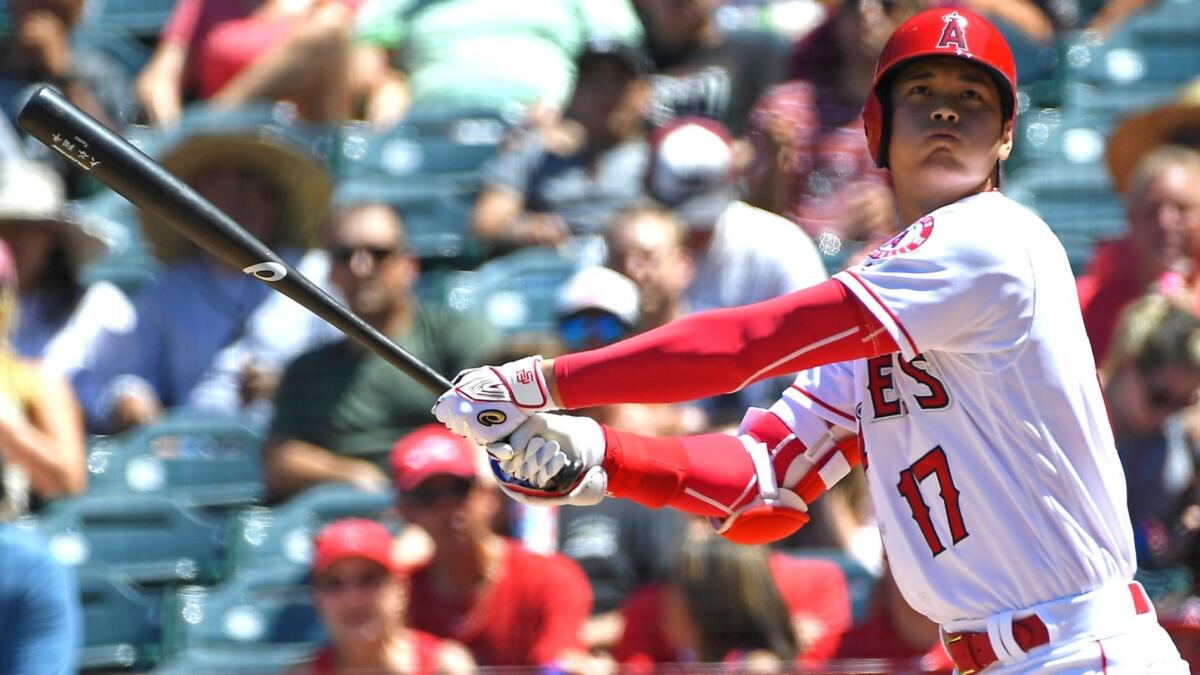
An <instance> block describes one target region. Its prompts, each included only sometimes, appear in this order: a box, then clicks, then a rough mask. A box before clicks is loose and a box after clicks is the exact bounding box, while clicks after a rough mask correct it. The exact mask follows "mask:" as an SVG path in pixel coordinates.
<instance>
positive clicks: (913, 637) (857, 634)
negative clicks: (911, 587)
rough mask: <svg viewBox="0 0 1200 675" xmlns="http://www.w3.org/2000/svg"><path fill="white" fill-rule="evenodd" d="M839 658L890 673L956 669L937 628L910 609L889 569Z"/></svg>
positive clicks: (843, 645) (845, 643) (844, 642)
mask: <svg viewBox="0 0 1200 675" xmlns="http://www.w3.org/2000/svg"><path fill="white" fill-rule="evenodd" d="M837 658H838V659H869V660H870V661H869V663H870V664H871V665H872V666H874V667H876V668H878V667H880V666H884V667H886V668H888V671H887V672H924V673H927V672H950V671H951V670H953V669H954V664H953V663H952V662H951V661H950V655H949V654H947V653H946V650H945V648H943V647H942V640H941V633H940V632H939V630H938V625H937V624H936V623H934V622H932V621H930V620H929V619H927V618H925V617H924V616H923V615H921V614H919V613H918V612H917V611H916V610H914V609H913V608H912V607H910V606H909V604H908V601H906V600H905V599H904V596H903V595H901V594H900V589H899V587H897V586H896V580H895V579H894V578H892V573H891V570H890V569H888V568H887V567H886V566H885V567H884V570H883V576H882V577H881V578H880V579H879V582H878V583H877V584H875V588H874V589H873V590H872V592H871V604H870V610H869V613H868V614H867V618H866V619H865V620H864V621H862V622H861V623H859V624H856V625H854V626H852V627H851V628H850V630H848V631H847V632H846V634H845V635H844V636H843V638H842V642H841V647H840V648H839V649H838V651H837ZM881 660H882V661H883V663H880V661H881Z"/></svg>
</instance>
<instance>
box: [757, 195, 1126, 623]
mask: <svg viewBox="0 0 1200 675" xmlns="http://www.w3.org/2000/svg"><path fill="white" fill-rule="evenodd" d="M834 278H835V279H838V280H839V281H840V282H841V283H843V284H845V285H846V286H847V287H848V288H849V289H850V291H851V292H853V293H854V295H855V296H857V298H858V299H859V300H860V301H861V302H862V303H863V304H864V305H865V306H866V307H867V309H868V310H869V311H870V312H871V313H872V314H873V315H874V316H875V317H877V318H878V320H879V321H880V323H881V324H882V325H883V326H884V329H885V330H887V331H888V332H889V333H890V334H891V335H892V337H893V338H894V339H895V341H896V344H897V345H899V346H900V353H897V354H890V355H886V356H881V357H877V358H873V359H869V360H859V361H854V362H847V363H841V364H833V365H830V366H824V367H821V368H817V369H814V370H811V371H807V372H804V373H801V375H800V376H799V377H798V378H797V380H796V384H795V385H794V386H793V387H792V389H790V390H789V391H788V392H787V393H786V394H785V395H784V397H783V398H782V399H781V400H780V401H779V402H778V403H776V404H775V406H774V408H773V411H774V412H776V414H778V415H779V416H780V417H781V418H783V419H784V420H785V421H787V422H789V423H790V424H792V425H793V428H794V429H795V428H798V427H797V426H796V425H797V424H800V425H801V426H807V427H810V428H811V417H809V418H807V421H805V420H803V419H801V420H800V421H798V418H804V417H805V416H807V415H811V414H815V415H817V416H819V417H821V418H822V419H823V420H825V421H826V422H829V423H832V424H837V425H840V426H843V427H846V428H848V429H853V430H857V431H858V433H859V434H860V438H861V439H862V441H863V450H864V456H865V459H864V462H865V463H866V467H867V480H868V483H869V485H870V491H871V495H872V500H873V503H874V505H875V509H876V513H877V517H878V520H879V525H880V531H881V533H882V535H883V540H884V545H885V547H886V550H887V555H888V560H889V562H890V565H891V569H892V572H893V574H894V575H895V577H896V580H897V582H898V583H899V586H900V588H901V590H902V591H903V593H904V596H905V598H906V599H907V600H908V602H909V603H910V604H911V605H912V606H913V607H914V608H915V609H917V610H918V611H920V612H921V613H922V614H924V615H926V616H928V617H929V618H930V619H932V620H933V621H935V622H937V623H946V622H949V621H954V620H961V619H973V618H981V617H986V616H988V615H991V614H995V613H997V612H1001V611H1004V610H1009V609H1016V608H1022V607H1029V606H1031V605H1034V604H1037V603H1039V602H1044V601H1047V600H1051V599H1055V598H1062V597H1066V596H1072V595H1076V594H1079V593H1081V592H1084V591H1087V590H1090V589H1093V588H1096V587H1098V586H1100V585H1101V584H1103V583H1105V582H1107V581H1110V580H1114V579H1130V578H1132V575H1133V572H1134V568H1135V560H1134V549H1133V536H1132V529H1131V527H1130V522H1129V514H1128V510H1127V508H1126V502H1125V480H1124V476H1123V474H1122V471H1121V466H1120V463H1119V461H1118V459H1117V453H1116V449H1115V448H1114V446H1113V437H1112V431H1111V429H1110V427H1109V423H1108V419H1107V414H1106V411H1105V405H1104V401H1103V399H1102V397H1101V392H1100V386H1099V382H1098V380H1097V377H1096V370H1095V363H1094V360H1093V358H1092V353H1091V350H1090V349H1089V347H1088V341H1087V337H1086V335H1085V334H1084V328H1083V321H1082V319H1081V317H1080V311H1079V304H1078V300H1077V298H1076V294H1075V282H1074V278H1073V277H1072V274H1071V270H1070V267H1069V265H1068V263H1067V257H1066V254H1065V252H1064V251H1063V248H1062V245H1061V244H1060V243H1059V242H1058V240H1057V238H1055V236H1054V235H1053V233H1051V231H1050V229H1049V228H1048V227H1047V226H1046V224H1045V223H1044V222H1042V220H1041V219H1040V218H1038V217H1037V216H1036V215H1034V214H1033V213H1031V212H1030V211H1028V210H1026V209H1025V208H1024V207H1022V206H1020V205H1018V204H1017V203H1016V202H1013V201H1012V200H1010V199H1008V198H1007V197H1005V196H1003V195H1002V194H1000V193H999V192H987V193H983V194H978V195H974V196H971V197H968V198H966V199H963V200H961V201H958V202H956V203H954V204H951V205H949V206H946V207H943V208H941V209H938V210H937V211H935V212H933V213H932V214H930V215H928V216H926V217H924V218H922V219H921V220H919V221H918V222H917V223H915V224H913V225H912V226H910V227H909V228H908V229H906V230H905V231H904V232H902V233H901V234H899V235H897V236H896V237H895V238H893V239H892V240H891V241H889V242H887V243H886V244H884V245H883V246H881V247H880V248H879V249H878V250H876V251H875V252H874V253H872V254H871V256H870V257H869V258H868V259H867V260H866V261H865V262H864V263H863V264H862V265H859V266H858V267H855V268H851V269H847V270H845V271H843V272H840V273H839V274H837V275H836V276H835V277H834Z"/></svg>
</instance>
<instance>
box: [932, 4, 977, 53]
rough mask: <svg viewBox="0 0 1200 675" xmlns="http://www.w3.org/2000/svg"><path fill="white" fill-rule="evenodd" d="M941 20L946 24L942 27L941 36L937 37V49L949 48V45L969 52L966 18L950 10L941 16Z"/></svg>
mask: <svg viewBox="0 0 1200 675" xmlns="http://www.w3.org/2000/svg"><path fill="white" fill-rule="evenodd" d="M942 21H945V22H946V25H945V26H944V27H942V36H941V37H940V38H938V43H937V48H938V49H949V48H951V47H953V48H955V49H957V50H958V51H960V52H969V51H971V49H970V48H969V47H967V33H966V30H965V29H966V27H967V20H966V18H965V17H963V16H962V15H961V14H959V13H958V12H951V13H949V14H946V15H944V16H942Z"/></svg>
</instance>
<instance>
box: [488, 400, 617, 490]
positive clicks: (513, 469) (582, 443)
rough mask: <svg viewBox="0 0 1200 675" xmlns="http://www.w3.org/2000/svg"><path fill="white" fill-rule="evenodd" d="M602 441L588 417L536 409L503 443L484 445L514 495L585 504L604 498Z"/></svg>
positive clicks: (495, 470) (604, 446) (601, 434)
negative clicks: (486, 446)
mask: <svg viewBox="0 0 1200 675" xmlns="http://www.w3.org/2000/svg"><path fill="white" fill-rule="evenodd" d="M606 449H607V443H606V441H605V439H604V429H603V428H602V427H601V426H600V424H599V423H598V422H596V421H595V420H593V419H591V418H588V417H572V416H569V415H548V414H544V413H537V414H535V415H533V416H532V417H530V418H529V419H528V420H526V421H525V422H524V423H523V424H522V425H521V426H520V427H518V428H517V430H516V431H514V432H513V433H512V436H510V437H509V438H508V440H507V441H506V442H504V443H493V444H491V445H489V446H488V449H487V450H488V454H489V455H490V456H491V460H492V462H491V465H492V473H494V474H495V475H496V479H497V480H498V481H499V482H500V489H501V490H503V491H504V492H505V494H507V495H508V496H510V497H512V498H513V499H515V500H517V501H519V502H523V503H525V504H532V505H535V506H548V505H555V504H575V505H579V506H587V505H591V504H595V503H597V502H599V501H600V500H601V499H603V498H604V493H605V490H606V489H607V487H608V474H607V473H605V471H604V466H603V464H604V455H605V451H606Z"/></svg>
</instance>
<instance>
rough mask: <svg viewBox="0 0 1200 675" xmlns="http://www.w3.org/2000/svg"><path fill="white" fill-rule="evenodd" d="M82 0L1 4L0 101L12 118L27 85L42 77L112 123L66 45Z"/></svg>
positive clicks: (16, 0) (19, 0)
mask: <svg viewBox="0 0 1200 675" xmlns="http://www.w3.org/2000/svg"><path fill="white" fill-rule="evenodd" d="M84 1H85V0H11V1H10V2H9V3H7V4H8V7H7V10H4V9H0V11H7V13H8V19H9V21H10V22H11V23H10V25H9V27H8V34H7V35H5V36H4V37H5V40H4V45H3V47H0V107H2V108H3V110H4V114H5V115H6V116H7V117H8V119H10V120H12V121H13V123H14V124H15V123H16V120H17V113H18V112H20V110H21V106H23V105H24V104H25V101H26V98H27V97H28V92H27V90H28V88H29V87H30V86H31V85H34V84H37V83H45V84H51V85H54V86H55V87H57V88H58V89H60V90H62V92H63V94H64V95H65V96H66V97H67V99H68V100H70V101H71V102H72V103H74V104H75V105H77V106H79V107H80V108H82V109H83V110H84V111H85V112H87V113H88V114H90V115H91V116H92V117H95V118H96V119H98V120H100V121H101V122H103V123H104V124H106V125H108V126H113V124H112V120H111V119H110V117H109V115H108V113H107V112H106V111H105V109H104V108H103V107H102V106H101V105H100V103H99V102H98V101H97V99H96V94H95V92H94V91H93V83H92V82H90V81H88V80H85V79H84V78H83V77H81V75H82V74H83V72H82V69H83V68H86V65H87V64H86V63H82V62H80V61H79V60H78V59H77V58H76V55H75V54H74V53H73V51H72V48H71V31H72V30H74V28H75V25H76V24H78V23H79V18H80V15H81V14H82V13H83V5H84ZM88 79H89V80H90V79H91V78H88Z"/></svg>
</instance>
